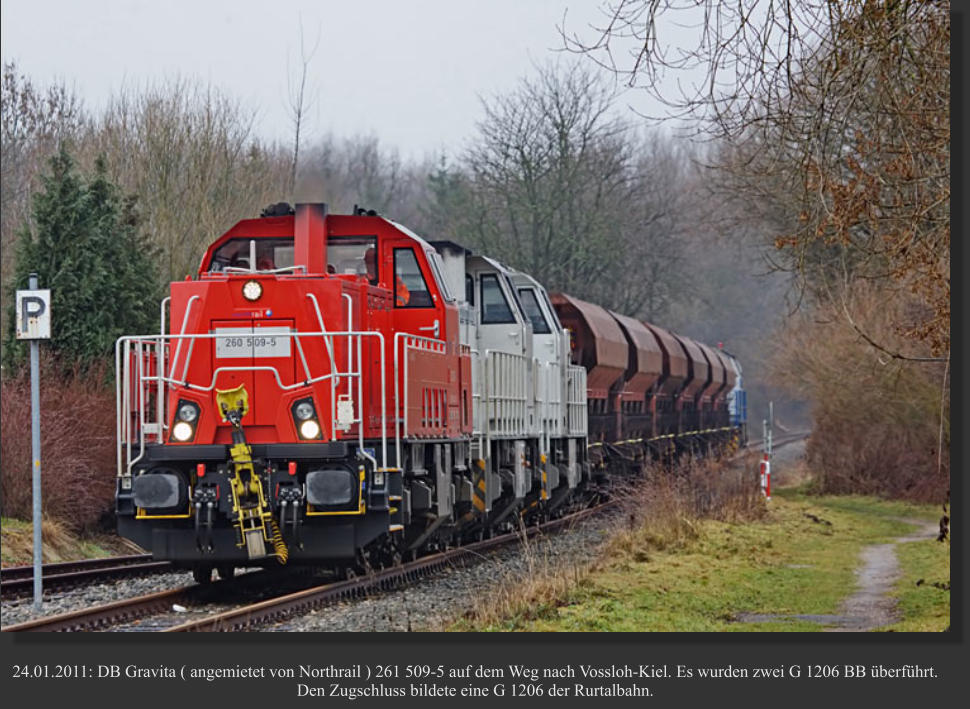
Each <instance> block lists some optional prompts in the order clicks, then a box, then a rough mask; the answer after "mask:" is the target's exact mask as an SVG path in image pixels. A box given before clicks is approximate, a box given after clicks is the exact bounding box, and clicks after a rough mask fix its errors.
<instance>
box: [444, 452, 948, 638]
mask: <svg viewBox="0 0 970 709" xmlns="http://www.w3.org/2000/svg"><path fill="white" fill-rule="evenodd" d="M792 466H793V467H791V468H790V471H791V472H792V473H796V472H798V471H797V467H794V466H797V462H792ZM789 479H790V480H798V479H799V476H798V475H795V474H792V475H790V476H789ZM782 480H784V477H782ZM670 506H671V505H670V503H669V502H668V503H667V504H666V505H660V506H655V508H654V510H653V514H652V515H651V514H649V513H647V514H644V515H643V517H642V518H641V519H638V520H637V524H636V526H635V527H630V526H629V525H628V526H626V527H623V526H621V527H620V528H618V529H616V530H614V532H613V534H612V536H611V538H610V539H609V540H608V541H607V542H606V543H605V544H604V545H603V547H602V549H601V551H600V554H599V556H598V557H597V558H596V560H595V561H594V562H592V563H589V564H586V565H584V566H583V567H582V568H571V569H563V568H560V569H558V570H556V571H554V572H552V573H549V574H548V579H543V578H533V579H530V580H529V582H528V586H527V593H524V594H523V593H522V588H520V589H519V592H520V593H519V595H518V597H517V598H516V597H515V596H514V594H511V593H510V594H508V598H505V599H502V600H499V601H497V602H496V603H495V604H493V606H492V607H490V608H483V609H479V611H478V612H477V613H476V614H474V615H466V616H465V617H463V618H461V619H459V620H458V621H456V623H455V624H454V625H453V626H452V627H453V628H455V629H461V630H495V631H507V630H516V631H634V632H642V631H695V632H696V631H701V632H703V631H735V632H745V631H942V630H945V629H947V628H948V627H949V624H950V619H949V614H950V592H949V578H950V569H949V553H950V549H949V543H948V542H942V543H941V542H938V541H936V534H935V530H936V528H937V527H936V525H937V521H938V519H939V517H940V511H939V508H936V507H933V506H927V505H914V504H908V503H902V502H894V501H886V500H879V499H876V498H872V497H861V496H845V497H842V496H838V497H836V496H815V495H809V494H806V492H805V488H804V487H803V486H798V487H781V488H775V489H774V490H773V494H772V499H771V500H770V501H764V502H760V501H759V504H758V505H757V506H749V508H748V509H744V508H743V507H742V508H740V509H739V508H738V506H737V505H735V508H734V510H733V511H728V512H727V513H726V512H725V511H724V510H723V509H722V510H720V511H718V510H716V509H710V510H708V512H707V514H704V513H698V511H697V510H696V509H693V510H692V509H690V508H689V506H683V505H682V506H680V507H676V506H675V507H674V509H669V508H670ZM665 507H666V508H667V509H665ZM570 579H572V581H569V580H570ZM495 597H496V598H499V597H501V594H495ZM513 598H514V599H515V600H509V599H513Z"/></svg>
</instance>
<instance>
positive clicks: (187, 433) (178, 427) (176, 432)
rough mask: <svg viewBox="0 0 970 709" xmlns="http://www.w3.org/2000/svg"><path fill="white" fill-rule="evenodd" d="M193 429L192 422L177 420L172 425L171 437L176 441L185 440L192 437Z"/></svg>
mask: <svg viewBox="0 0 970 709" xmlns="http://www.w3.org/2000/svg"><path fill="white" fill-rule="evenodd" d="M193 433H195V431H194V430H193V429H192V424H190V423H186V422H185V421H179V422H178V423H177V424H175V425H174V426H173V427H172V437H173V438H175V440H176V441H181V442H183V443H184V442H185V441H187V440H189V439H190V438H192V434H193Z"/></svg>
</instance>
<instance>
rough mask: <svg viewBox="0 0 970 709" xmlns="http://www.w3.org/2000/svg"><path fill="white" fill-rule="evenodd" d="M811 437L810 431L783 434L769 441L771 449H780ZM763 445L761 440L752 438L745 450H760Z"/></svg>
mask: <svg viewBox="0 0 970 709" xmlns="http://www.w3.org/2000/svg"><path fill="white" fill-rule="evenodd" d="M810 435H811V431H793V432H792V433H784V434H780V435H777V436H774V437H773V438H772V440H771V446H772V448H781V447H782V446H787V445H789V444H791V443H796V442H798V441H801V440H804V439H806V438H808V437H809V436H810ZM763 444H764V439H763V438H752V439H750V440H748V444H747V446H745V449H746V450H749V451H753V450H757V449H760V448H761V446H762V445H763Z"/></svg>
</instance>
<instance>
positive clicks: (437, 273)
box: [425, 251, 455, 303]
mask: <svg viewBox="0 0 970 709" xmlns="http://www.w3.org/2000/svg"><path fill="white" fill-rule="evenodd" d="M425 254H426V255H427V257H428V263H429V264H431V274H432V275H433V276H434V280H435V282H436V283H437V284H438V292H439V293H441V295H442V297H444V299H445V300H447V301H448V302H449V303H454V302H455V296H453V295H452V294H451V289H450V288H448V281H447V280H446V279H445V275H444V266H443V265H442V263H441V256H439V255H438V252H437V251H426V252H425Z"/></svg>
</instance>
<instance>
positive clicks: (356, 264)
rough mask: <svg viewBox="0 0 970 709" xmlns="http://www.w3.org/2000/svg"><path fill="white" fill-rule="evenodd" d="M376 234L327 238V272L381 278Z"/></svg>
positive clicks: (369, 280)
mask: <svg viewBox="0 0 970 709" xmlns="http://www.w3.org/2000/svg"><path fill="white" fill-rule="evenodd" d="M379 260H380V259H378V258H377V237H376V236H332V237H330V238H329V239H327V273H332V274H335V275H338V276H339V275H344V274H349V275H353V276H363V277H364V278H366V279H367V281H368V282H369V283H370V284H371V285H372V286H376V285H377V282H378V280H379V278H378V276H379V275H380V274H379V272H378V261H379Z"/></svg>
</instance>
